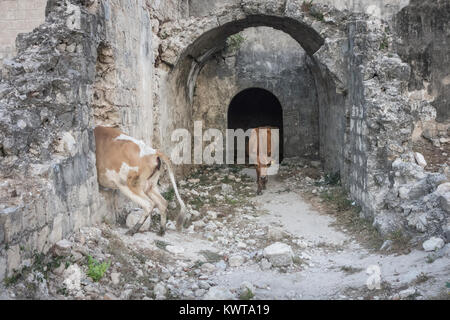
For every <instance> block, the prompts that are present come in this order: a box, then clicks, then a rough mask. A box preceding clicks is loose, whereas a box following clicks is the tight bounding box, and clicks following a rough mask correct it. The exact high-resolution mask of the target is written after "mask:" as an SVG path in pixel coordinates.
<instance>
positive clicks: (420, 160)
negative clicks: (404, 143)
mask: <svg viewBox="0 0 450 320" xmlns="http://www.w3.org/2000/svg"><path fill="white" fill-rule="evenodd" d="M414 158H415V159H416V162H417V164H418V165H419V166H421V167H422V168H425V167H426V166H427V162H426V161H425V157H424V156H423V154H421V153H419V152H414Z"/></svg>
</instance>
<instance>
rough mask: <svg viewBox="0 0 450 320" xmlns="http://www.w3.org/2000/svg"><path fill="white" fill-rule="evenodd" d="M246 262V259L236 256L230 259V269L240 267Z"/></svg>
mask: <svg viewBox="0 0 450 320" xmlns="http://www.w3.org/2000/svg"><path fill="white" fill-rule="evenodd" d="M244 262H245V258H244V257H243V256H241V255H234V256H231V257H230V258H229V259H228V264H229V265H230V267H239V266H241V265H242V264H243V263H244Z"/></svg>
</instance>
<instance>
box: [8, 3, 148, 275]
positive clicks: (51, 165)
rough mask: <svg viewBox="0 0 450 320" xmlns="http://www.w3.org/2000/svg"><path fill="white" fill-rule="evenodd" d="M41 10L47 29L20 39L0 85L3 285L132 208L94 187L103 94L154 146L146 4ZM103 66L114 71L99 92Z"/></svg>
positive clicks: (122, 122) (125, 123)
mask: <svg viewBox="0 0 450 320" xmlns="http://www.w3.org/2000/svg"><path fill="white" fill-rule="evenodd" d="M47 9H48V10H47V17H46V22H45V23H44V24H42V25H41V26H39V27H38V28H37V29H35V30H34V31H33V32H32V33H29V34H23V35H21V36H19V38H18V40H17V44H18V56H17V57H16V58H14V59H12V60H5V61H4V79H3V80H2V82H1V83H0V128H1V134H0V169H1V170H0V173H1V181H2V183H1V185H0V197H1V207H0V278H2V277H4V276H5V275H6V274H9V275H10V274H11V273H12V272H13V270H15V269H19V268H20V267H21V266H24V265H26V264H27V263H28V261H29V259H30V257H31V256H32V254H33V253H34V252H35V251H46V250H48V249H49V248H50V247H51V246H52V245H53V244H54V243H55V242H56V241H58V240H60V239H61V238H64V237H66V236H67V235H68V234H70V233H71V232H73V231H74V230H76V229H78V228H80V227H82V226H85V225H93V224H97V223H99V222H101V221H102V220H103V219H111V220H115V218H116V217H115V214H116V213H120V212H121V210H122V208H123V207H124V206H125V205H126V204H127V203H128V202H127V201H124V199H123V197H121V196H118V194H117V193H114V192H111V191H102V190H99V186H98V183H97V176H96V168H95V144H94V137H93V128H94V126H95V124H96V122H98V123H100V121H99V117H97V118H96V117H94V114H95V113H96V111H98V108H100V107H101V106H102V103H99V102H98V100H100V99H96V98H95V96H96V94H97V97H98V94H99V92H98V91H99V88H101V89H102V90H104V91H102V92H101V93H102V94H105V95H104V96H102V99H104V101H108V103H110V105H111V106H112V108H114V109H115V110H117V111H118V116H117V118H116V119H117V125H118V126H120V127H121V128H122V129H124V130H126V131H127V132H130V133H131V134H133V135H134V136H136V137H139V138H142V139H144V140H145V141H147V142H149V143H151V142H152V141H151V132H152V130H153V121H152V111H153V105H152V97H153V92H154V91H153V89H154V84H153V81H152V77H153V73H154V70H153V64H154V53H153V47H152V41H153V37H152V25H151V23H150V13H149V11H150V10H149V8H148V7H147V5H146V2H145V1H138V2H134V1H133V2H130V1H126V0H117V1H102V2H99V1H78V0H72V1H60V0H51V1H49V6H48V7H47ZM99 53H100V55H99ZM102 63H104V64H106V65H108V67H111V69H112V73H110V74H108V76H107V77H106V79H104V81H103V82H101V81H100V82H101V84H102V85H101V86H99V78H101V75H100V74H99V72H102V71H104V70H103V69H102V65H101V64H102ZM99 64H100V67H99Z"/></svg>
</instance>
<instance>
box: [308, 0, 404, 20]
mask: <svg viewBox="0 0 450 320" xmlns="http://www.w3.org/2000/svg"><path fill="white" fill-rule="evenodd" d="M409 1H410V0H314V3H321V4H326V5H329V6H333V7H335V8H336V9H339V10H349V11H352V12H363V13H367V14H370V15H372V16H375V17H378V18H382V19H386V20H390V19H391V18H392V16H393V15H394V14H396V13H397V12H399V11H400V10H401V9H402V8H403V7H405V6H406V5H408V4H409Z"/></svg>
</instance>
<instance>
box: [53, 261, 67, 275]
mask: <svg viewBox="0 0 450 320" xmlns="http://www.w3.org/2000/svg"><path fill="white" fill-rule="evenodd" d="M64 270H66V266H65V265H64V263H61V264H60V265H59V267H58V268H56V269H54V270H53V273H54V274H56V275H58V276H60V275H62V274H63V273H64Z"/></svg>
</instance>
